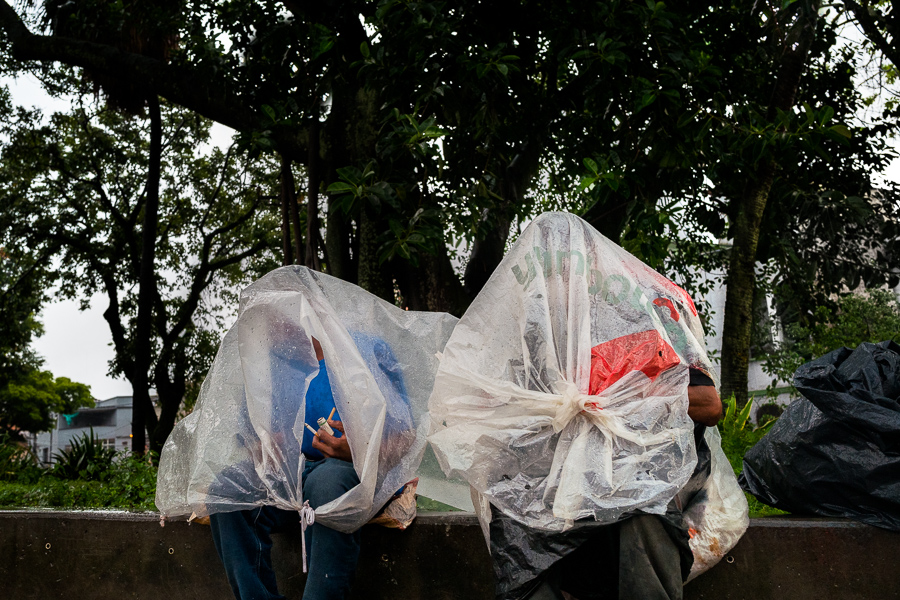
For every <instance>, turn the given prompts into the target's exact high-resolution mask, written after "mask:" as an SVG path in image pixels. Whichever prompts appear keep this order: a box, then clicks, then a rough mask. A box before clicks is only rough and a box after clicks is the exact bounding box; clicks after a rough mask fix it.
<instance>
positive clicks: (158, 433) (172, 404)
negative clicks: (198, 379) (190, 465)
mask: <svg viewBox="0 0 900 600" xmlns="http://www.w3.org/2000/svg"><path fill="white" fill-rule="evenodd" d="M179 346H180V347H178V348H177V349H175V350H174V352H175V354H176V355H175V356H174V357H173V356H172V354H168V355H166V356H165V357H160V360H159V361H158V362H157V364H156V368H155V369H154V377H153V381H154V383H155V384H156V394H157V397H158V403H159V406H160V413H159V421H158V422H157V424H156V427H155V428H154V429H153V430H152V431H151V432H150V452H151V453H153V454H154V455H155V456H159V453H160V452H162V448H163V445H164V444H165V443H166V440H167V439H168V437H169V434H170V433H172V429H173V428H174V427H175V419H176V418H178V409H179V408H180V407H181V401H182V400H183V399H184V393H185V390H186V374H187V368H186V363H187V359H186V357H185V355H184V353H185V352H186V350H185V348H184V347H183V346H181V345H179ZM171 358H174V359H175V363H176V364H175V369H174V373H173V374H171V375H170V373H169V369H170V367H171V360H170V359H171Z"/></svg>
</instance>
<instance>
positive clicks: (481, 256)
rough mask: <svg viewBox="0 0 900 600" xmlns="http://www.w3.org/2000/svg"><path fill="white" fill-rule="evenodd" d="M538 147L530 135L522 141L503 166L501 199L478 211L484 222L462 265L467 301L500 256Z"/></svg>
mask: <svg viewBox="0 0 900 600" xmlns="http://www.w3.org/2000/svg"><path fill="white" fill-rule="evenodd" d="M542 149H543V145H542V144H541V143H540V140H537V139H533V140H530V141H528V142H526V143H525V144H523V146H522V147H521V148H520V149H519V151H518V152H517V153H516V155H515V156H514V157H513V159H512V160H511V161H509V164H508V165H506V168H505V169H503V177H502V178H501V179H500V181H499V184H498V186H497V190H496V192H497V195H498V196H500V198H501V199H502V200H501V201H500V202H499V203H498V206H496V207H495V208H493V209H491V212H492V213H493V214H491V213H488V212H487V211H486V212H485V214H483V215H482V223H483V224H484V227H483V229H482V235H480V236H478V238H477V239H476V240H475V243H474V244H473V245H472V252H471V254H470V255H469V262H468V264H467V265H466V272H465V275H464V281H465V291H466V293H467V294H468V295H469V302H471V301H472V299H474V298H475V296H477V295H478V292H480V291H481V288H482V287H484V284H485V283H487V280H488V279H489V278H490V276H491V274H492V273H493V272H494V269H496V268H497V265H499V264H500V261H501V260H503V255H504V254H505V253H506V241H507V240H508V239H509V228H510V225H511V223H512V218H511V217H512V215H515V211H516V210H517V208H518V207H520V206H522V205H523V204H524V203H525V202H526V198H525V192H526V190H527V189H528V186H529V184H530V183H531V180H532V179H533V178H534V176H535V174H536V173H537V172H538V169H539V168H540V157H541V150H542ZM491 217H493V222H491Z"/></svg>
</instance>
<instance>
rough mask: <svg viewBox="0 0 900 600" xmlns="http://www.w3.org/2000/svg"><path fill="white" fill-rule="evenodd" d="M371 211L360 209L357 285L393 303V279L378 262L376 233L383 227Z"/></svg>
mask: <svg viewBox="0 0 900 600" xmlns="http://www.w3.org/2000/svg"><path fill="white" fill-rule="evenodd" d="M372 212H374V211H372V210H367V209H363V210H361V211H360V223H359V275H358V282H359V283H358V285H359V287H361V288H362V289H364V290H366V291H368V292H371V293H373V294H375V295H376V296H378V297H379V298H382V299H384V300H387V301H388V302H390V303H391V304H393V303H394V284H393V281H392V279H391V278H390V277H389V276H388V274H387V273H386V269H383V268H382V267H381V265H380V264H379V262H378V235H379V233H380V232H381V231H383V230H384V228H381V227H379V226H378V221H377V217H375V216H373V215H372V214H371V213H372Z"/></svg>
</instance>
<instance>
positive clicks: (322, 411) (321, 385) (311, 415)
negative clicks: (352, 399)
mask: <svg viewBox="0 0 900 600" xmlns="http://www.w3.org/2000/svg"><path fill="white" fill-rule="evenodd" d="M334 407H335V406H334V394H332V393H331V383H330V382H329V381H328V369H327V368H326V367H325V360H324V359H323V360H320V361H319V374H318V375H316V376H315V377H313V380H312V381H310V382H309V389H308V390H307V391H306V419H305V420H306V422H307V423H308V424H309V426H310V427H312V428H313V429H318V428H319V423H318V421H319V417H325V418H326V419H327V418H328V415H329V413H331V409H332V408H334ZM331 419H332V420H333V421H340V419H341V417H340V415H339V414H338V413H337V412H335V413H334V416H333V417H331ZM334 433H335V436H336V437H341V432H340V431H337V430H335V432H334ZM312 443H313V434H312V432H311V431H310V430H309V429H307V428H306V427H304V428H303V443H302V444H301V445H300V451H301V452H303V454H305V455H306V458H308V459H310V460H322V459H323V458H325V457H324V456H323V455H322V453H321V452H319V451H318V450H316V449H315V448H313V445H312Z"/></svg>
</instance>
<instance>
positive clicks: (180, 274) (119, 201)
mask: <svg viewBox="0 0 900 600" xmlns="http://www.w3.org/2000/svg"><path fill="white" fill-rule="evenodd" d="M73 87H74V89H73V91H75V92H83V91H84V90H81V89H79V88H78V87H77V85H76V84H73ZM48 121H49V122H48ZM210 125H211V123H210V122H209V121H207V120H204V119H202V118H200V117H199V116H197V115H196V114H192V113H190V112H187V111H184V110H179V109H176V108H172V107H170V106H164V107H163V123H162V126H163V138H164V139H163V148H164V151H163V153H162V158H161V161H162V165H161V167H160V168H161V175H160V178H161V181H160V205H159V223H158V238H157V241H156V251H155V257H154V263H155V267H156V269H157V277H156V280H155V282H154V283H155V285H154V286H153V287H154V289H153V290H152V292H149V294H150V296H149V297H150V298H151V300H150V302H151V303H152V312H153V316H152V335H153V338H152V342H151V343H152V347H151V348H150V352H149V353H150V356H151V360H152V361H153V364H152V365H151V367H150V369H149V371H150V373H151V379H152V384H153V385H154V386H155V387H156V388H157V391H158V394H159V398H160V403H161V404H162V405H163V406H164V409H163V411H162V419H161V421H160V422H161V423H162V425H160V426H159V427H158V429H159V431H156V429H157V422H156V419H155V415H152V416H150V417H148V427H149V428H150V435H151V447H159V448H161V446H162V443H163V442H164V441H165V438H166V436H167V435H168V433H169V431H170V430H171V427H172V424H173V422H174V418H175V416H176V415H177V413H178V407H179V404H180V402H181V400H182V398H183V397H184V396H185V394H186V393H187V390H188V389H192V390H196V389H197V387H198V384H199V382H200V381H202V379H203V377H204V376H205V373H206V370H207V368H208V366H209V364H210V362H211V360H212V357H213V356H214V354H215V350H216V348H217V346H218V341H219V337H220V336H221V332H222V331H223V329H224V326H225V325H224V323H225V319H226V318H227V316H228V315H229V314H230V313H231V312H232V311H234V310H235V309H236V306H237V297H236V294H237V292H236V290H237V289H239V288H240V287H242V286H243V285H244V284H246V283H247V282H248V281H249V280H251V279H252V278H254V277H257V276H260V275H261V274H262V273H264V272H267V271H269V270H271V268H273V267H274V266H277V264H278V263H277V262H276V261H275V260H273V258H274V257H273V252H272V250H273V249H274V248H277V247H278V220H277V217H276V216H275V215H274V214H272V212H271V211H269V210H267V209H268V208H269V202H268V199H271V198H272V197H275V196H276V194H274V193H273V192H274V191H275V190H276V189H277V173H278V168H277V167H276V166H275V163H274V162H273V160H272V158H271V157H270V156H267V157H264V158H262V159H260V160H256V161H253V160H249V159H247V157H245V156H239V155H238V154H237V153H235V152H234V151H232V150H229V151H224V152H223V151H222V150H220V149H218V148H212V149H209V150H205V151H204V150H203V146H204V144H205V143H207V142H208V141H209V128H210ZM0 128H2V131H3V134H4V144H3V146H4V147H3V152H2V153H0V225H4V226H7V225H8V228H6V229H4V228H0V230H2V233H0V235H9V236H10V238H12V237H15V238H16V239H17V240H18V243H19V244H20V245H21V246H25V247H28V248H32V249H35V250H34V251H35V252H40V253H41V254H43V255H45V256H55V257H56V263H57V264H58V269H57V271H56V272H55V275H56V277H57V283H58V289H59V295H60V296H62V297H67V298H80V299H82V300H84V299H85V298H88V297H90V296H92V295H93V294H96V293H102V294H104V295H105V296H106V298H107V301H108V302H109V305H110V308H109V310H108V311H107V312H106V313H105V314H106V316H107V320H108V323H109V326H110V333H111V334H112V339H113V347H114V350H115V355H114V359H113V361H112V362H111V364H110V372H111V373H112V374H118V375H124V376H125V377H127V378H131V377H132V376H133V373H134V357H135V348H134V343H135V341H134V339H133V336H134V335H135V320H136V315H137V306H138V304H139V299H140V289H141V287H140V286H138V285H137V282H138V280H139V276H140V264H141V260H142V258H141V257H142V248H141V228H142V222H143V212H144V208H145V202H146V193H145V192H144V190H145V187H146V185H145V184H146V177H147V168H148V164H147V161H148V158H147V153H148V144H149V142H148V133H147V124H146V123H145V122H144V121H143V120H142V119H139V118H135V117H130V116H127V115H124V114H122V113H121V112H118V111H114V110H110V109H108V108H105V107H102V106H96V105H88V104H87V98H86V97H85V96H83V95H77V94H76V96H75V100H74V106H73V108H72V110H71V111H70V112H69V113H56V114H53V115H52V116H50V117H49V119H44V118H43V116H42V115H41V114H39V113H37V112H35V111H26V110H21V109H20V110H17V111H11V112H10V113H8V114H5V115H2V118H0ZM0 239H3V238H2V237H0ZM35 377H37V376H36V375H35ZM38 383H39V382H38ZM63 383H65V382H62V381H60V382H58V384H57V388H60V387H65V388H66V389H65V390H63V391H65V392H66V393H68V395H69V396H72V395H73V394H72V393H73V392H74V390H73V389H72V388H71V386H68V387H66V386H63V385H62V384H63ZM44 388H46V386H44ZM44 388H41V387H40V386H38V385H37V383H35V384H34V385H31V387H30V388H28V389H18V390H17V391H18V392H19V393H20V395H21V394H24V393H25V392H29V393H30V395H31V397H34V396H37V395H38V392H40V393H45V392H46V390H45V389H44ZM57 412H72V411H68V410H57ZM30 429H31V430H32V431H36V430H40V429H35V428H30Z"/></svg>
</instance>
